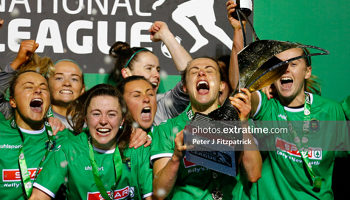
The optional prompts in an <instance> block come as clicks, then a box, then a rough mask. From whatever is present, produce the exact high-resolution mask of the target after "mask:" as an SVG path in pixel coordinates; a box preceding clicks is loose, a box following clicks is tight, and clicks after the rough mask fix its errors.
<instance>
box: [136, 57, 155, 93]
mask: <svg viewBox="0 0 350 200" xmlns="http://www.w3.org/2000/svg"><path fill="white" fill-rule="evenodd" d="M138 54H139V55H138V56H137V60H135V61H134V62H133V66H132V67H133V70H131V71H130V72H131V74H130V75H137V76H143V77H145V78H146V79H147V80H148V81H149V82H150V83H151V84H152V87H153V90H154V92H155V93H157V91H158V88H159V84H160V75H159V71H160V67H159V60H158V58H157V56H155V55H154V54H153V53H151V52H147V51H142V52H139V53H138Z"/></svg>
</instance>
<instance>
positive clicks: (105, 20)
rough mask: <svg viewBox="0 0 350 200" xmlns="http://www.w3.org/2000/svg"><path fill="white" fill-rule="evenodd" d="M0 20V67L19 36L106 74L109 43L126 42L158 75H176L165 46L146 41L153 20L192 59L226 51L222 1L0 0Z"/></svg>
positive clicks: (228, 33)
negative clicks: (156, 66) (146, 54)
mask: <svg viewBox="0 0 350 200" xmlns="http://www.w3.org/2000/svg"><path fill="white" fill-rule="evenodd" d="M0 18H1V19H4V20H5V24H4V26H3V28H2V29H1V31H0V35H1V37H0V56H1V60H0V66H1V67H4V66H5V65H6V64H7V63H8V62H10V61H12V60H13V59H14V58H15V56H16V53H13V52H17V51H18V49H19V44H20V42H21V41H22V40H27V39H34V40H36V42H37V43H39V48H38V49H37V51H36V52H37V53H39V55H41V56H49V57H51V59H52V60H53V61H56V60H59V59H63V58H68V59H72V60H75V61H76V62H77V63H79V64H80V65H81V67H82V68H83V71H84V73H94V74H106V73H108V72H109V71H110V70H111V69H112V67H113V60H112V59H111V58H110V57H109V56H108V51H109V48H110V46H111V45H112V44H113V43H114V42H115V41H126V42H128V43H130V45H131V46H132V47H133V46H143V47H146V48H148V49H150V50H152V51H153V52H154V53H155V54H156V55H157V56H158V57H159V60H160V66H161V68H162V69H163V70H164V71H163V75H164V74H167V75H178V72H177V70H176V69H175V66H174V64H173V62H172V59H171V55H170V54H169V52H168V50H167V49H166V47H165V46H164V45H163V44H162V43H161V42H157V43H153V42H152V41H151V40H150V36H149V32H148V29H149V28H150V26H151V25H152V23H153V22H154V21H164V22H166V23H167V24H168V26H169V29H170V30H171V31H172V33H173V34H174V36H175V37H176V39H177V40H178V41H179V42H180V43H181V44H182V45H183V46H184V47H185V49H186V50H187V51H189V52H190V53H191V56H192V57H197V56H203V55H207V56H213V57H216V56H218V55H223V54H230V49H231V47H232V37H233V29H232V27H231V25H230V23H229V22H228V20H227V12H226V0H215V1H214V0H187V1H186V0H175V1H174V0H172V1H166V0H142V1H141V0H70V1H68V0H49V1H48V0H0ZM87 80H88V79H87ZM88 84H89V83H88Z"/></svg>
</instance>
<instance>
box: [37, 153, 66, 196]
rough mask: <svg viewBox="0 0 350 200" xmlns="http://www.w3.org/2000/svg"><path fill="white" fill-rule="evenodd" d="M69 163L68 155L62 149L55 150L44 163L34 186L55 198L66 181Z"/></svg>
mask: <svg viewBox="0 0 350 200" xmlns="http://www.w3.org/2000/svg"><path fill="white" fill-rule="evenodd" d="M67 165H68V161H67V156H66V154H65V152H64V151H63V150H62V149H59V150H58V151H56V152H53V154H52V155H51V157H50V158H49V159H48V160H47V161H46V162H45V163H44V165H43V168H42V170H41V172H40V174H39V175H38V178H37V179H36V181H35V183H34V185H33V186H34V187H36V188H38V189H39V190H41V191H43V192H45V193H46V194H48V195H49V196H51V197H52V198H54V197H55V194H56V192H57V191H58V189H59V188H60V186H61V184H63V183H65V177H66V176H67V171H68V170H67Z"/></svg>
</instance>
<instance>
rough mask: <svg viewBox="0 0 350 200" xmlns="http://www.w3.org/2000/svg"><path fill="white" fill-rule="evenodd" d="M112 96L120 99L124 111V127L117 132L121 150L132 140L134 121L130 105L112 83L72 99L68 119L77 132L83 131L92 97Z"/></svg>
mask: <svg viewBox="0 0 350 200" xmlns="http://www.w3.org/2000/svg"><path fill="white" fill-rule="evenodd" d="M105 95H106V96H111V97H115V98H117V99H118V102H119V105H120V107H121V108H120V109H121V111H122V118H123V119H124V124H123V129H122V130H121V129H119V132H118V134H117V137H118V141H117V143H118V146H119V149H120V152H121V155H123V154H122V152H123V150H124V149H125V148H126V146H127V144H128V143H129V140H130V135H131V132H132V125H131V124H132V121H131V117H130V114H129V112H128V107H127V106H126V103H125V101H124V99H123V96H122V95H121V94H120V92H119V91H118V90H117V88H115V87H114V86H112V85H108V84H99V85H96V86H94V87H93V88H91V89H90V90H88V91H87V92H85V93H84V94H82V95H80V96H79V97H78V98H77V99H76V100H75V101H72V102H71V103H70V104H69V106H68V109H67V121H68V123H69V125H70V126H71V127H72V128H73V130H74V131H75V132H76V134H80V133H81V132H83V127H84V124H85V119H86V115H87V109H88V107H89V105H90V102H91V99H92V98H94V97H97V96H105Z"/></svg>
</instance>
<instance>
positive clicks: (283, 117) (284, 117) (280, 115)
mask: <svg viewBox="0 0 350 200" xmlns="http://www.w3.org/2000/svg"><path fill="white" fill-rule="evenodd" d="M278 117H279V118H282V119H284V120H286V121H287V116H285V115H282V114H279V115H278Z"/></svg>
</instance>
